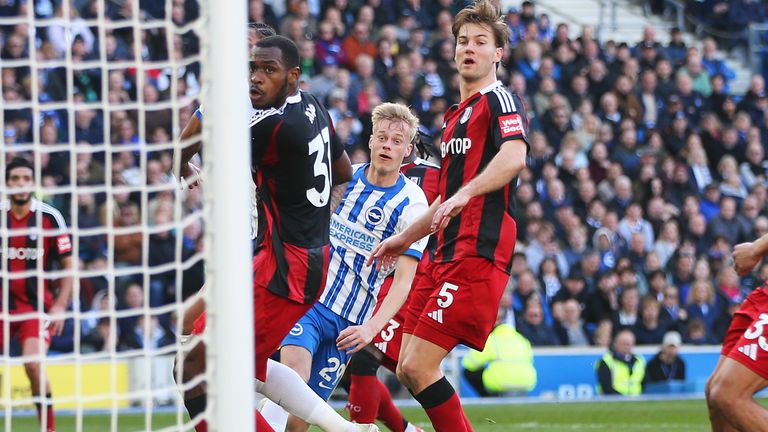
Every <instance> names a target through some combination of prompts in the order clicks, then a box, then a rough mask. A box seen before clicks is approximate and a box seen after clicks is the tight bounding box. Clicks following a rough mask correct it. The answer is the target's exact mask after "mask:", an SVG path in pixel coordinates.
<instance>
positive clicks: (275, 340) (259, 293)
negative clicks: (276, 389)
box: [253, 252, 325, 381]
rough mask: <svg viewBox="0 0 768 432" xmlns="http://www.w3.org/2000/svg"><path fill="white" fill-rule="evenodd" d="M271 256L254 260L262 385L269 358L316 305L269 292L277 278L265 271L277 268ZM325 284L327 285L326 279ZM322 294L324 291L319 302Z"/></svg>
mask: <svg viewBox="0 0 768 432" xmlns="http://www.w3.org/2000/svg"><path fill="white" fill-rule="evenodd" d="M271 255H272V254H271V253H265V252H262V253H258V254H257V255H256V256H255V257H253V313H254V319H253V325H254V336H255V344H256V345H255V349H256V379H258V380H259V381H264V380H266V379H267V360H269V357H270V356H272V354H274V353H275V351H277V350H278V348H280V344H281V343H282V342H283V339H284V338H285V336H286V335H287V334H288V332H289V331H291V329H292V328H293V326H294V325H295V324H296V322H297V321H298V320H299V318H301V317H303V316H304V314H305V313H307V311H308V310H309V309H310V308H312V305H313V303H310V304H301V303H298V302H295V301H293V300H290V299H288V298H287V297H281V296H279V295H277V294H274V293H272V292H271V291H269V290H268V289H267V285H268V284H269V282H270V280H271V279H272V277H273V276H274V272H268V271H264V269H268V268H274V263H273V262H270V260H272V261H274V257H273V256H271ZM270 264H271V266H270ZM259 269H262V271H259ZM321 283H322V284H323V285H325V278H323V281H322V282H321ZM322 291H323V289H322V287H320V289H319V290H318V294H317V297H318V298H319V297H320V294H321V293H322ZM315 301H317V298H316V299H315Z"/></svg>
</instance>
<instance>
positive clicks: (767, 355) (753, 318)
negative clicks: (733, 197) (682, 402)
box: [706, 234, 768, 432]
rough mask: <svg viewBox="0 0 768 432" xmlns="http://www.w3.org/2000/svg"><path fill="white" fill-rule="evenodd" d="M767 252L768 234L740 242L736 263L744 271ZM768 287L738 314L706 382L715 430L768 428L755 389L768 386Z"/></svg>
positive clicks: (767, 413) (767, 415)
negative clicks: (713, 369) (750, 241)
mask: <svg viewBox="0 0 768 432" xmlns="http://www.w3.org/2000/svg"><path fill="white" fill-rule="evenodd" d="M766 255H768V234H766V235H764V236H762V237H760V238H759V239H758V240H756V241H754V242H752V243H742V244H739V245H736V247H735V248H734V250H733V264H734V267H735V268H736V271H737V272H738V273H739V274H742V275H745V274H748V273H749V272H751V271H752V269H753V268H755V266H756V265H757V264H758V263H759V262H760V260H762V259H763V257H765V256H766ZM767 326H768V288H767V287H766V285H763V286H762V287H760V288H757V289H755V290H754V291H752V293H751V294H750V295H749V296H748V297H747V299H746V300H744V303H743V304H742V305H741V307H740V308H739V310H738V311H737V312H736V313H735V314H734V315H733V321H732V322H731V327H730V328H729V329H728V334H727V335H726V337H725V342H724V343H723V349H722V351H721V352H720V354H721V355H720V361H718V363H717V366H716V367H715V371H714V372H712V376H711V377H710V378H709V381H708V382H707V388H706V393H707V406H708V408H709V419H710V421H711V423H712V430H713V431H725V432H728V431H756V432H759V431H768V410H766V409H765V408H764V407H762V406H761V405H760V404H758V403H757V402H756V401H755V399H754V395H755V393H757V392H759V391H760V390H763V389H764V388H766V387H768V329H766V327H767Z"/></svg>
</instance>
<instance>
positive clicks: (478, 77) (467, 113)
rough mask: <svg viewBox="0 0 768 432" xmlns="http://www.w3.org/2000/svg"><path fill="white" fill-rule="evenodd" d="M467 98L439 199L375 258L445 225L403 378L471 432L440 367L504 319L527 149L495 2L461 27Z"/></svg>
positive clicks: (430, 406)
mask: <svg viewBox="0 0 768 432" xmlns="http://www.w3.org/2000/svg"><path fill="white" fill-rule="evenodd" d="M453 35H454V37H455V38H456V52H455V57H454V58H455V60H456V65H457V67H458V71H459V78H460V87H459V90H460V94H461V103H460V104H459V105H454V106H452V107H451V108H449V110H448V111H447V112H446V114H445V118H444V127H443V134H442V139H441V141H442V142H441V143H440V149H441V153H442V156H443V159H442V163H441V170H440V187H439V191H440V197H439V198H437V199H436V200H435V203H434V204H433V205H432V207H430V212H428V214H427V215H426V216H425V217H423V218H421V219H419V220H418V221H417V222H416V223H414V224H413V225H411V227H409V228H408V229H407V230H405V231H404V232H403V233H401V234H399V235H397V236H393V237H390V238H389V239H388V240H386V241H384V242H382V243H380V244H379V246H378V247H377V248H376V249H375V250H374V252H373V253H372V254H371V257H370V258H369V260H368V262H369V263H373V261H374V259H377V261H378V263H377V264H376V265H377V266H381V265H391V263H392V262H393V261H394V260H395V259H397V257H398V256H399V255H400V254H402V253H403V252H404V251H405V250H406V249H407V247H408V245H409V244H411V243H412V242H413V241H414V240H416V239H419V238H422V237H423V236H424V235H426V234H429V233H430V232H435V231H437V253H436V254H435V258H434V261H433V262H432V263H431V264H430V265H429V268H428V269H427V274H426V276H425V277H424V278H421V279H420V280H419V281H418V284H417V285H416V286H414V288H413V293H412V298H411V305H410V306H409V309H408V317H407V318H406V324H405V328H404V330H403V331H404V332H405V336H404V338H403V348H402V352H401V354H400V362H399V364H398V378H399V379H400V381H401V382H402V383H403V384H404V385H405V386H406V387H408V389H409V390H410V391H411V393H413V395H414V397H415V398H416V400H417V401H418V402H419V403H420V404H421V405H422V407H424V409H425V410H426V412H427V415H428V416H429V418H430V420H431V421H432V424H433V426H434V427H435V430H437V431H451V432H454V431H458V432H461V431H470V430H472V426H471V424H470V423H469V420H467V418H466V416H465V415H464V412H463V411H462V409H461V403H460V401H459V397H458V395H457V394H456V392H455V390H454V389H453V387H452V386H451V384H450V383H449V382H448V380H447V379H446V378H445V377H444V376H443V374H442V372H441V371H440V363H441V361H442V360H443V358H445V356H446V355H447V354H448V352H450V351H451V350H452V349H453V347H455V346H456V345H457V344H459V343H463V344H465V345H467V346H470V347H472V348H475V349H478V350H482V348H483V346H484V345H485V341H486V339H487V338H488V335H489V333H490V332H491V330H492V328H493V324H494V322H495V320H496V313H497V310H498V305H499V301H500V300H501V295H502V293H503V292H504V286H505V285H506V282H507V280H508V279H509V271H510V263H511V258H512V253H513V251H514V248H515V237H516V234H517V233H516V231H517V230H516V224H515V220H514V218H513V216H512V215H513V214H514V211H513V203H514V201H513V200H514V189H515V188H514V181H515V178H516V177H517V175H518V174H519V173H520V172H521V171H522V170H523V169H524V168H525V157H526V153H527V149H528V144H527V141H526V140H527V138H526V128H527V120H526V118H525V113H524V112H523V104H522V102H521V101H520V99H519V98H518V97H517V96H514V95H512V94H510V93H509V92H508V91H507V90H506V88H505V87H504V86H503V85H502V84H501V82H499V81H497V80H496V67H497V65H498V63H499V61H500V60H501V57H502V55H503V53H504V46H505V44H506V41H507V40H508V35H509V30H508V28H507V26H506V25H505V24H504V22H503V21H502V20H501V19H500V16H499V11H498V10H497V9H496V7H495V6H494V5H493V4H492V3H491V2H490V1H488V0H480V1H477V2H475V3H473V4H472V5H471V6H468V7H466V8H464V9H462V10H461V11H460V12H459V13H458V14H457V15H456V19H455V22H454V24H453Z"/></svg>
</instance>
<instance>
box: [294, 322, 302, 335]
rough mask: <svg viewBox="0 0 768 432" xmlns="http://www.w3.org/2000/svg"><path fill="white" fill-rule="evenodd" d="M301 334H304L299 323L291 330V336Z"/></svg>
mask: <svg viewBox="0 0 768 432" xmlns="http://www.w3.org/2000/svg"><path fill="white" fill-rule="evenodd" d="M302 333H304V327H303V326H302V325H301V324H299V323H296V325H294V326H293V328H292V329H291V336H301V334H302Z"/></svg>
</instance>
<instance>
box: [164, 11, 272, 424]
mask: <svg viewBox="0 0 768 432" xmlns="http://www.w3.org/2000/svg"><path fill="white" fill-rule="evenodd" d="M275 34H276V33H275V30H274V29H273V28H272V27H270V26H268V25H266V24H264V23H260V22H256V23H250V24H248V52H249V53H250V51H251V50H252V49H253V47H254V46H255V45H256V42H258V41H259V40H261V39H263V38H265V37H269V36H274V35H275ZM246 88H247V87H246V86H244V90H245V89H246ZM243 103H247V104H248V118H247V119H244V124H249V123H250V121H251V120H252V119H253V118H254V116H255V115H256V113H257V111H256V109H254V108H253V106H252V105H251V104H250V101H249V100H248V99H247V98H245V97H244V99H243ZM203 117H204V109H203V106H202V105H200V106H199V107H198V108H197V110H195V115H193V116H192V117H191V118H190V119H189V122H188V123H187V125H186V126H184V129H183V130H182V131H181V135H180V136H179V140H180V141H185V140H191V139H193V138H195V137H197V136H199V135H200V132H202V128H203ZM246 120H247V123H246ZM201 148H202V142H201V141H199V140H198V141H195V142H193V143H191V144H190V145H189V146H187V147H185V148H183V149H182V151H181V155H180V159H181V164H180V165H181V177H182V178H184V179H185V180H187V182H188V185H189V187H190V189H191V188H194V187H196V186H197V185H198V174H199V169H198V167H197V166H195V165H194V164H192V163H191V162H190V161H191V159H192V158H193V157H194V156H195V154H197V153H198V152H199V151H200V149H201ZM251 186H252V187H251V190H252V192H253V195H252V200H251V203H250V209H251V215H252V218H251V238H252V239H254V238H255V237H256V223H257V222H256V221H257V217H256V187H255V185H253V183H251ZM181 323H182V326H181V336H180V340H181V342H182V344H187V343H188V342H189V343H192V342H190V341H191V340H192V335H196V334H197V335H199V334H201V333H202V332H203V330H204V328H205V301H204V297H203V289H201V290H200V292H199V293H198V295H197V296H196V297H195V299H194V300H193V301H192V302H191V304H190V305H189V307H188V308H187V310H186V311H185V313H184V315H183V317H182V319H181ZM195 323H197V325H195ZM176 360H177V361H179V359H176ZM183 361H184V366H183V368H181V372H182V373H181V375H182V376H181V377H180V378H181V380H182V381H183V382H184V383H187V382H189V381H191V380H192V379H194V378H195V377H196V376H199V375H200V374H202V373H204V371H205V345H204V344H203V343H202V342H201V341H195V345H194V346H192V348H191V349H190V350H189V352H187V353H186V354H184V356H183ZM174 369H178V364H176V365H174ZM174 372H176V371H174ZM174 378H179V377H177V373H174ZM183 396H184V406H185V407H186V409H187V412H188V413H189V416H190V418H191V419H193V420H194V419H195V417H197V416H198V415H199V414H201V413H203V412H204V411H205V408H206V405H207V396H206V384H205V383H204V382H202V383H200V384H198V385H196V386H193V387H191V388H188V389H186V390H185V391H184V395H183ZM195 430H196V432H205V431H207V430H208V426H207V424H206V422H205V421H204V420H201V421H199V422H197V423H196V425H195Z"/></svg>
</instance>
